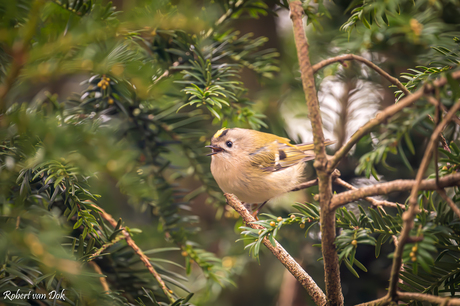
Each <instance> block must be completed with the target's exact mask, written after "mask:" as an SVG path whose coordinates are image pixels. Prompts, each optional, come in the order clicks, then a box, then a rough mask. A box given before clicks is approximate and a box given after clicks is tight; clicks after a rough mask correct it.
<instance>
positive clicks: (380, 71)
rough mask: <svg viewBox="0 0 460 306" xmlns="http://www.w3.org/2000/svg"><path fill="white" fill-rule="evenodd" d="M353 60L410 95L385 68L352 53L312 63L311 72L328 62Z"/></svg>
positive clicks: (328, 63) (326, 64)
mask: <svg viewBox="0 0 460 306" xmlns="http://www.w3.org/2000/svg"><path fill="white" fill-rule="evenodd" d="M351 60H355V61H358V62H361V63H363V64H365V65H366V66H368V67H369V68H372V69H374V70H375V71H376V72H377V73H378V74H380V75H381V76H382V77H384V78H385V79H387V80H388V81H389V82H390V83H391V84H393V85H395V86H396V87H398V89H400V90H401V91H402V92H403V93H404V94H405V95H406V96H408V95H410V94H411V93H410V91H409V90H408V89H407V88H406V86H404V85H403V84H402V83H401V82H400V81H399V80H398V79H397V78H395V77H392V76H391V75H389V74H388V73H387V72H386V71H385V70H383V69H382V68H380V67H379V66H377V65H376V64H374V63H373V62H371V61H369V60H367V59H365V58H364V57H361V56H358V55H354V54H344V55H339V56H336V57H332V58H328V59H326V60H324V61H321V62H319V63H318V64H315V65H313V73H316V72H317V71H318V70H319V69H321V68H324V67H326V66H328V65H330V64H333V63H336V62H340V63H342V64H343V62H344V61H351Z"/></svg>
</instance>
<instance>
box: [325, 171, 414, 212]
mask: <svg viewBox="0 0 460 306" xmlns="http://www.w3.org/2000/svg"><path fill="white" fill-rule="evenodd" d="M334 182H335V183H337V184H339V185H342V186H344V187H345V188H348V189H350V190H358V188H356V187H355V186H353V185H351V184H349V183H347V182H345V181H344V180H342V179H339V178H337V179H335V181H334ZM364 200H366V201H368V202H370V203H371V204H372V205H373V206H385V207H392V208H396V207H398V206H399V207H400V208H401V209H406V206H405V205H402V204H399V203H393V202H389V201H380V200H377V199H374V198H370V197H364Z"/></svg>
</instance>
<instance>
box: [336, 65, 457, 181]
mask: <svg viewBox="0 0 460 306" xmlns="http://www.w3.org/2000/svg"><path fill="white" fill-rule="evenodd" d="M452 78H454V79H458V78H460V71H455V72H453V73H452ZM446 83H447V79H446V78H444V77H443V78H440V79H438V80H436V81H434V82H433V86H434V87H435V88H436V87H442V86H444V85H445V84H446ZM430 88H432V87H431V85H429V84H428V85H424V86H422V88H420V89H419V90H417V91H416V92H414V93H413V94H411V95H408V96H407V97H405V98H403V99H402V100H400V101H399V102H398V103H396V104H393V105H391V106H389V107H387V108H386V109H385V110H383V111H382V112H380V113H378V114H377V115H376V116H375V118H373V119H371V120H370V121H369V122H367V123H366V124H365V125H363V126H362V127H361V128H359V130H358V131H357V132H356V133H354V134H353V136H351V138H350V140H348V142H347V143H346V144H345V145H344V146H343V147H341V148H340V149H339V150H338V151H337V152H335V154H334V156H333V158H332V159H331V161H330V163H329V165H328V172H332V171H333V170H334V169H335V167H337V165H338V164H339V162H340V161H341V160H342V158H343V157H345V155H346V154H347V153H348V152H349V151H350V150H351V148H352V147H353V146H354V145H355V144H356V143H357V142H358V141H359V140H360V139H361V138H362V137H363V136H364V135H366V134H367V133H369V132H370V131H371V130H372V129H373V128H374V127H376V126H378V125H379V124H381V123H383V122H384V121H386V120H387V119H388V118H390V117H392V116H393V115H395V114H396V113H398V112H399V111H400V110H402V109H403V108H405V107H407V106H409V105H411V104H412V103H414V102H415V101H417V100H418V99H420V98H421V97H422V96H423V95H424V92H425V91H426V90H427V89H430Z"/></svg>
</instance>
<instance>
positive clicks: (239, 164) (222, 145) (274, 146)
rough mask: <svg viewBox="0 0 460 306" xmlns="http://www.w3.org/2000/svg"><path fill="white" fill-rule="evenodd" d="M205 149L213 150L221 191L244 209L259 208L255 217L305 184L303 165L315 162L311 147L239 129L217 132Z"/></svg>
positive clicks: (213, 160) (327, 142)
mask: <svg viewBox="0 0 460 306" xmlns="http://www.w3.org/2000/svg"><path fill="white" fill-rule="evenodd" d="M333 143H334V142H333V141H330V140H326V142H325V144H326V145H330V144H333ZM206 147H208V148H211V149H212V153H210V154H208V155H212V160H211V172H212V175H213V176H214V179H215V180H216V182H217V184H218V185H219V187H220V189H222V191H224V192H225V193H232V194H234V195H236V196H237V197H238V199H239V200H240V201H242V202H244V203H245V204H246V207H248V204H261V205H259V209H258V210H257V211H256V213H255V214H257V212H258V211H259V210H260V208H262V206H263V205H264V204H265V203H266V202H267V201H268V200H270V199H272V198H275V197H277V196H279V195H282V194H284V193H286V192H289V191H291V190H292V189H294V188H295V187H296V186H297V185H298V184H299V183H301V182H302V181H304V180H305V177H304V169H305V165H306V164H305V161H308V160H312V159H314V158H315V154H314V153H313V151H312V149H313V144H312V143H303V144H296V145H293V144H290V140H289V139H287V138H283V137H279V136H276V135H273V134H268V133H263V132H259V131H255V130H248V129H241V128H230V129H227V128H224V129H221V130H219V131H217V132H216V133H215V134H214V136H213V137H212V138H211V145H210V146H206ZM248 208H249V209H250V206H249V207H248Z"/></svg>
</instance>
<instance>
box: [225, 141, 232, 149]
mask: <svg viewBox="0 0 460 306" xmlns="http://www.w3.org/2000/svg"><path fill="white" fill-rule="evenodd" d="M225 144H226V145H227V147H229V148H231V147H232V146H233V142H231V141H230V140H229V141H227V142H226V143H225Z"/></svg>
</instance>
